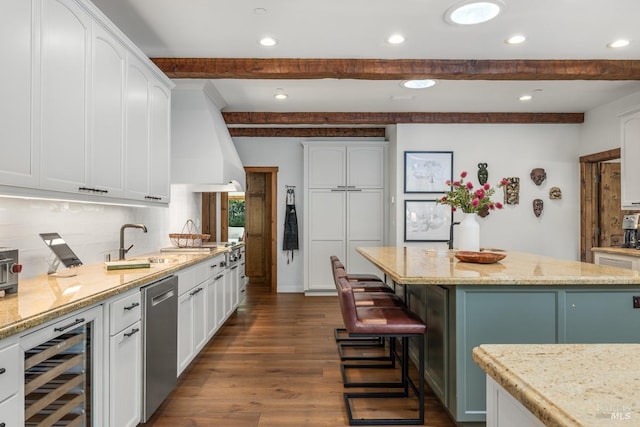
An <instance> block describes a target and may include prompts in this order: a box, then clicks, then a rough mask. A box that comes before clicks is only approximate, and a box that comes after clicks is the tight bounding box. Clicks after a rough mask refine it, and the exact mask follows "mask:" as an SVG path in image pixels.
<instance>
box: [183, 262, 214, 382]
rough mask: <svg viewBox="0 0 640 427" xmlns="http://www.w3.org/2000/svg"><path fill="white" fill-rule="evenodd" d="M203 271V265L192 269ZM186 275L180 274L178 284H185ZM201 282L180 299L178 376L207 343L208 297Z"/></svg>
mask: <svg viewBox="0 0 640 427" xmlns="http://www.w3.org/2000/svg"><path fill="white" fill-rule="evenodd" d="M191 269H192V270H196V269H202V266H201V265H197V266H195V267H191ZM184 281H185V280H184V274H183V273H182V272H180V273H178V283H179V284H181V283H183V282H184ZM204 290H205V287H204V284H202V283H201V282H196V283H195V285H193V286H192V287H190V288H188V289H187V290H186V291H185V292H184V293H182V294H181V295H179V297H178V375H180V374H181V373H182V371H184V369H185V368H186V367H187V366H188V365H189V363H190V362H191V361H192V360H193V359H194V358H195V357H196V355H197V354H198V352H199V351H200V350H201V349H202V347H204V344H205V343H206V341H207V334H206V317H205V316H206V313H205V307H206V304H205V303H206V296H205V292H204Z"/></svg>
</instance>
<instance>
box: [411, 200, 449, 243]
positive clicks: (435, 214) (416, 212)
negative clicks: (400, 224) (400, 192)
mask: <svg viewBox="0 0 640 427" xmlns="http://www.w3.org/2000/svg"><path fill="white" fill-rule="evenodd" d="M452 220H453V212H451V208H450V207H449V206H448V205H439V204H437V203H436V201H435V200H405V201H404V241H405V242H448V241H449V233H450V230H451V228H450V226H451V221H452Z"/></svg>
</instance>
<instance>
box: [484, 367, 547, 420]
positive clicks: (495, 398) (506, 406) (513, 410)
mask: <svg viewBox="0 0 640 427" xmlns="http://www.w3.org/2000/svg"><path fill="white" fill-rule="evenodd" d="M514 426H518V427H544V424H543V423H542V422H541V421H540V420H539V419H538V418H536V416H535V415H533V414H532V413H531V412H530V411H529V410H528V409H527V408H525V407H524V406H523V405H522V403H520V402H518V401H517V400H516V399H515V398H514V397H513V396H511V394H509V392H508V391H506V390H505V389H504V388H503V387H502V386H500V384H498V383H497V382H495V381H494V380H493V378H491V377H490V376H488V375H487V427H514Z"/></svg>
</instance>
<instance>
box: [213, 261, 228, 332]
mask: <svg viewBox="0 0 640 427" xmlns="http://www.w3.org/2000/svg"><path fill="white" fill-rule="evenodd" d="M215 281H216V285H215V286H216V323H217V325H218V326H217V327H218V329H219V328H221V327H222V325H223V324H224V321H225V319H226V316H225V315H226V311H225V296H224V293H225V287H226V284H225V282H226V281H227V275H226V274H225V272H222V273H220V274H219V275H217V276H216V278H215Z"/></svg>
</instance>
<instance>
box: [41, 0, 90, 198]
mask: <svg viewBox="0 0 640 427" xmlns="http://www.w3.org/2000/svg"><path fill="white" fill-rule="evenodd" d="M41 40H42V42H41V43H42V45H41V49H42V50H41V55H40V58H41V64H40V69H41V73H40V90H41V99H40V123H41V129H40V132H41V150H42V181H41V185H42V187H43V188H45V189H49V190H57V191H65V192H77V191H79V189H80V188H81V187H84V186H86V185H87V183H88V180H89V173H88V166H89V144H88V142H89V138H88V136H89V134H88V122H89V120H88V112H89V110H88V109H87V106H88V101H89V100H88V88H89V85H88V82H89V79H90V70H89V67H87V64H90V53H91V19H90V17H89V16H88V15H87V14H86V13H85V12H84V11H83V10H82V9H81V8H80V6H78V4H77V3H76V2H75V1H72V0H48V1H43V2H42V23H41Z"/></svg>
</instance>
